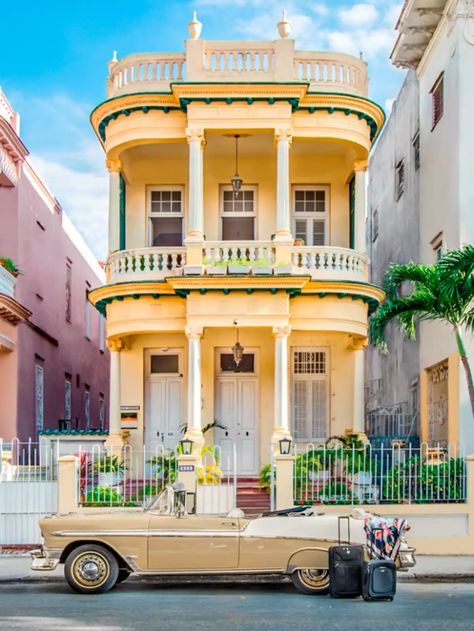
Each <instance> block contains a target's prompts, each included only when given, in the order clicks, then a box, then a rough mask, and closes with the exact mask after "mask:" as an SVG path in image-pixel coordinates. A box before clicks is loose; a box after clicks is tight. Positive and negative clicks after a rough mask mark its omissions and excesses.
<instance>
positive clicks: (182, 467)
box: [178, 464, 194, 471]
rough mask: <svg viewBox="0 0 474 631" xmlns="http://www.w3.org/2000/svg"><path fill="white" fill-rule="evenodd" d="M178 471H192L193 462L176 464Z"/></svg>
mask: <svg viewBox="0 0 474 631" xmlns="http://www.w3.org/2000/svg"><path fill="white" fill-rule="evenodd" d="M178 471H194V465H193V464H180V465H179V466H178Z"/></svg>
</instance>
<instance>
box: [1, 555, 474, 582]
mask: <svg viewBox="0 0 474 631" xmlns="http://www.w3.org/2000/svg"><path fill="white" fill-rule="evenodd" d="M30 564H31V561H30V556H29V555H28V554H0V583H13V582H19V581H29V582H35V581H50V582H57V581H62V580H64V568H63V566H62V565H60V566H59V567H58V568H57V569H56V570H54V571H53V572H33V571H32V570H31V569H30ZM131 580H150V581H151V580H152V581H153V582H164V583H171V582H173V583H177V582H185V583H189V582H193V583H195V582H200V583H222V582H225V583H229V582H235V583H237V582H238V583H255V582H259V583H274V582H280V581H281V580H282V579H281V577H280V576H278V575H273V576H268V575H261V576H251V575H239V576H229V575H227V576H221V577H219V576H196V575H194V576H192V577H191V576H189V577H180V578H178V577H173V578H171V577H150V578H148V579H143V578H139V577H135V578H134V577H133V576H132V577H131ZM398 580H399V581H400V582H410V581H424V582H440V581H458V582H459V581H467V582H471V581H474V556H418V557H417V565H416V567H415V568H413V569H412V570H410V571H409V572H407V573H398Z"/></svg>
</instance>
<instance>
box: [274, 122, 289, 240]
mask: <svg viewBox="0 0 474 631" xmlns="http://www.w3.org/2000/svg"><path fill="white" fill-rule="evenodd" d="M275 137H276V143H277V202H276V206H277V226H276V228H277V229H276V239H277V240H285V241H287V240H291V218H290V145H291V130H289V129H277V130H276V131H275Z"/></svg>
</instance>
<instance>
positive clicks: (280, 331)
mask: <svg viewBox="0 0 474 631" xmlns="http://www.w3.org/2000/svg"><path fill="white" fill-rule="evenodd" d="M272 333H273V335H274V336H275V337H276V338H277V339H281V338H285V337H288V336H289V335H290V333H291V326H274V327H273V330H272Z"/></svg>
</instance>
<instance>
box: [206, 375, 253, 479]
mask: <svg viewBox="0 0 474 631" xmlns="http://www.w3.org/2000/svg"><path fill="white" fill-rule="evenodd" d="M216 386H217V387H216V418H217V419H218V420H219V422H221V423H222V424H223V425H225V426H226V429H225V430H224V429H219V428H217V429H216V443H217V444H218V445H220V448H221V454H222V467H223V470H224V472H225V473H232V471H231V470H230V465H231V463H233V455H232V454H233V448H234V445H235V449H236V455H237V474H238V475H242V476H251V475H256V474H257V473H258V465H259V462H258V414H257V411H258V380H257V378H256V377H247V376H245V375H235V376H230V375H229V376H227V375H226V376H221V377H218V379H217V384H216Z"/></svg>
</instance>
